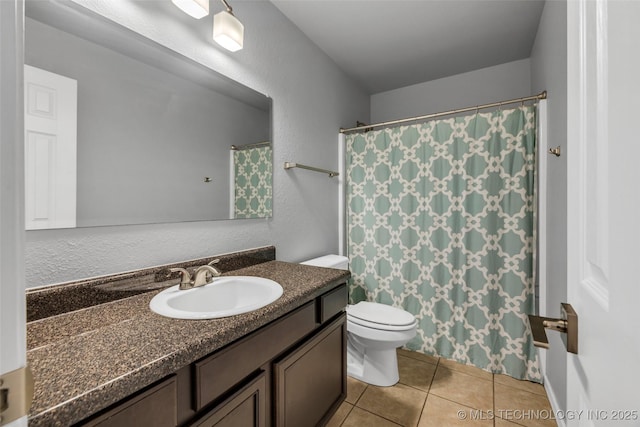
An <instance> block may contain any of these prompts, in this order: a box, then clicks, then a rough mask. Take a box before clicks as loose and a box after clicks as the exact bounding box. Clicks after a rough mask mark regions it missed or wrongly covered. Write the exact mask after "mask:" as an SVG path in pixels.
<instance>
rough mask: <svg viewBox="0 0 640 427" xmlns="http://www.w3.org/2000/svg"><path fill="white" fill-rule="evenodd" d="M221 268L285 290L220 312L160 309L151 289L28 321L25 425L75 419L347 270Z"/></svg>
mask: <svg viewBox="0 0 640 427" xmlns="http://www.w3.org/2000/svg"><path fill="white" fill-rule="evenodd" d="M225 275H233V276H259V277H266V278H268V279H272V280H275V281H276V282H278V283H280V284H281V285H282V287H283V289H284V293H283V294H282V297H280V299H278V300H277V301H276V302H274V303H272V304H270V305H268V306H266V307H264V308H262V309H260V310H256V311H254V312H251V313H246V314H242V315H238V316H232V317H227V318H222V319H211V320H179V319H170V318H166V317H163V316H160V315H158V314H156V313H154V312H152V311H151V310H150V309H149V301H150V300H151V298H153V296H154V295H156V294H157V293H158V292H159V291H153V292H147V293H143V294H140V295H135V296H132V297H129V298H125V299H121V300H117V301H113V302H109V303H106V304H100V305H96V306H93V307H89V308H85V309H82V310H78V311H73V312H69V313H64V314H60V315H57V316H53V317H49V318H45V319H41V320H37V321H33V322H29V323H27V349H28V351H27V360H28V362H29V365H30V367H31V369H32V371H33V376H34V379H35V395H34V400H33V405H32V406H31V411H30V414H29V426H32V427H33V426H63V425H70V424H73V423H75V422H78V421H81V420H82V419H84V418H86V417H87V416H89V415H91V414H93V413H96V412H98V411H99V410H101V409H104V408H106V407H108V406H109V405H111V404H113V403H115V402H117V401H119V400H121V399H123V398H125V397H127V396H128V395H130V394H131V393H133V392H135V391H136V390H139V389H141V388H143V387H145V386H147V385H149V384H152V383H153V382H155V381H157V380H159V379H161V378H163V377H165V376H166V375H169V374H171V373H173V372H176V371H177V370H178V369H180V368H182V367H183V366H186V365H188V364H190V363H192V362H194V361H196V360H198V359H200V358H202V357H204V356H206V355H208V354H210V353H211V352H213V351H215V350H216V349H219V348H221V347H223V346H225V345H226V344H229V343H231V342H233V341H235V340H237V339H238V338H241V337H242V336H244V335H246V334H248V333H250V332H252V331H254V330H256V329H258V328H259V327H261V326H263V325H265V324H267V323H269V322H271V321H273V320H275V319H277V318H279V317H281V316H282V315H284V314H286V313H288V312H290V311H291V310H293V309H295V308H296V307H298V306H300V305H302V304H304V303H305V302H307V301H310V300H312V299H314V298H315V297H317V296H319V295H320V294H322V293H324V292H326V291H328V290H330V289H331V288H333V287H335V286H337V285H338V284H340V283H343V282H344V281H345V280H346V279H347V278H348V277H349V272H348V271H345V270H335V269H330V268H320V267H312V266H307V265H300V264H291V263H286V262H281V261H269V262H265V263H262V264H257V265H254V266H251V267H247V268H242V269H239V270H235V271H233V272H231V273H229V274H225Z"/></svg>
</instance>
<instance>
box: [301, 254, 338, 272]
mask: <svg viewBox="0 0 640 427" xmlns="http://www.w3.org/2000/svg"><path fill="white" fill-rule="evenodd" d="M300 264H305V265H313V266H316V267H328V268H339V269H342V270H347V269H349V258H347V257H346V256H342V255H333V254H332V255H324V256H321V257H318V258H313V259H309V260H307V261H303V262H301V263H300Z"/></svg>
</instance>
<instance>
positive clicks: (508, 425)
mask: <svg viewBox="0 0 640 427" xmlns="http://www.w3.org/2000/svg"><path fill="white" fill-rule="evenodd" d="M495 427H520V424H514V423H512V422H511V421H506V420H503V419H502V418H498V417H496V426H495Z"/></svg>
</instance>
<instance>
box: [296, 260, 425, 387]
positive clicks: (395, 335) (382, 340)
mask: <svg viewBox="0 0 640 427" xmlns="http://www.w3.org/2000/svg"><path fill="white" fill-rule="evenodd" d="M302 264H307V265H314V266H318V267H329V268H339V269H343V270H347V269H348V267H349V260H348V258H347V257H344V256H340V255H325V256H322V257H319V258H314V259H310V260H308V261H305V262H303V263H302ZM417 325H418V322H417V321H416V318H415V317H414V316H413V315H412V314H411V313H409V312H407V311H404V310H402V309H399V308H395V307H391V306H388V305H385V304H379V303H375V302H365V301H362V302H359V303H357V304H355V305H348V306H347V373H348V374H349V376H350V377H353V378H356V379H358V380H361V381H364V382H366V383H368V384H373V385H377V386H392V385H394V384H395V383H397V382H398V379H399V375H398V359H397V357H396V348H398V347H402V346H403V345H405V344H406V343H407V342H408V341H409V340H410V339H411V338H413V337H414V336H415V335H416V328H417Z"/></svg>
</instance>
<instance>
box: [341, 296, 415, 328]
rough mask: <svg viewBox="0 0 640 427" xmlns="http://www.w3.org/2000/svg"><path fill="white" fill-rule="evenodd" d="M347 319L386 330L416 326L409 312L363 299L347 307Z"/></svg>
mask: <svg viewBox="0 0 640 427" xmlns="http://www.w3.org/2000/svg"><path fill="white" fill-rule="evenodd" d="M347 321H349V322H352V323H355V324H358V325H361V326H364V327H368V328H372V329H380V330H384V331H406V330H409V329H412V328H414V327H415V326H416V323H417V321H416V318H415V317H414V316H413V315H412V314H411V313H409V312H407V311H404V310H402V309H400V308H396V307H391V306H389V305H385V304H379V303H375V302H367V301H362V302H359V303H358V304H355V305H349V306H348V307H347Z"/></svg>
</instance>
